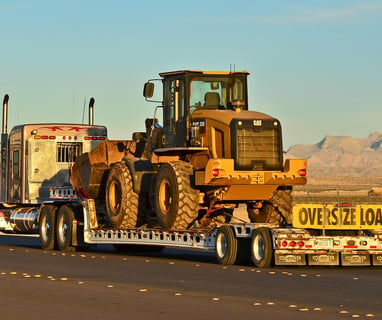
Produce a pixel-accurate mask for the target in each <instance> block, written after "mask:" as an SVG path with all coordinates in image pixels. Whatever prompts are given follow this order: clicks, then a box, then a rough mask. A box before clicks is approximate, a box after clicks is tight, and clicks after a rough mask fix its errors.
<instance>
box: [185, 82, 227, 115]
mask: <svg viewBox="0 0 382 320" xmlns="http://www.w3.org/2000/svg"><path fill="white" fill-rule="evenodd" d="M227 88H228V79H227V78H216V77H214V78H205V77H200V78H194V79H193V80H192V81H191V85H190V114H192V113H193V112H194V111H195V110H197V109H226V108H227Z"/></svg>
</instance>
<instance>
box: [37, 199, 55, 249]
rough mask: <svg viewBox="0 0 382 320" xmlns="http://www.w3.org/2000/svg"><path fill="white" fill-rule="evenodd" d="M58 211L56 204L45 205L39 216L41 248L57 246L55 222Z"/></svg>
mask: <svg viewBox="0 0 382 320" xmlns="http://www.w3.org/2000/svg"><path fill="white" fill-rule="evenodd" d="M55 220H56V212H55V207H54V206H50V205H47V206H43V207H42V208H41V212H40V217H39V222H38V224H39V235H40V244H41V248H42V249H44V250H53V249H54V248H55V247H56V239H55V235H56V233H55V223H56V221H55Z"/></svg>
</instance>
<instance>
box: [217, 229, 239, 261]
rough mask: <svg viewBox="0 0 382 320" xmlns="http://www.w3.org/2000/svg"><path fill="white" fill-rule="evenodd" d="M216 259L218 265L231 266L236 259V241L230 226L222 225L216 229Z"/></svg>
mask: <svg viewBox="0 0 382 320" xmlns="http://www.w3.org/2000/svg"><path fill="white" fill-rule="evenodd" d="M215 249H216V257H217V260H218V262H219V263H220V264H227V265H231V264H234V263H235V262H236V258H237V239H236V238H235V235H234V233H233V230H232V228H231V227H230V226H227V225H224V226H221V227H219V228H218V231H217V233H216V242H215Z"/></svg>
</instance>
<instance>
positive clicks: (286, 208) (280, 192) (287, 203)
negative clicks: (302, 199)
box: [269, 187, 293, 224]
mask: <svg viewBox="0 0 382 320" xmlns="http://www.w3.org/2000/svg"><path fill="white" fill-rule="evenodd" d="M271 200H272V204H273V207H277V208H278V211H280V212H281V214H282V216H283V217H284V218H285V220H286V221H285V222H286V223H287V224H291V223H292V208H293V195H292V187H289V188H288V187H283V188H279V189H277V190H276V191H275V192H274V193H273V197H272V199H271ZM278 211H277V210H273V211H272V213H271V215H270V217H269V223H284V221H283V219H282V217H281V216H280V214H279V212H278Z"/></svg>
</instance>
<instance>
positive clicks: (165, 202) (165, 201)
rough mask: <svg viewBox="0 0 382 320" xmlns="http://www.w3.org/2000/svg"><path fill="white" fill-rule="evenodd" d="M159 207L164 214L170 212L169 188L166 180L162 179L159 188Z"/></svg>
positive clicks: (170, 198)
mask: <svg viewBox="0 0 382 320" xmlns="http://www.w3.org/2000/svg"><path fill="white" fill-rule="evenodd" d="M158 200H159V207H160V209H161V211H162V212H163V213H164V214H167V213H168V212H169V211H170V208H171V203H172V197H171V186H170V183H169V181H168V180H166V179H164V180H163V181H161V183H160V186H159V194H158Z"/></svg>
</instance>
